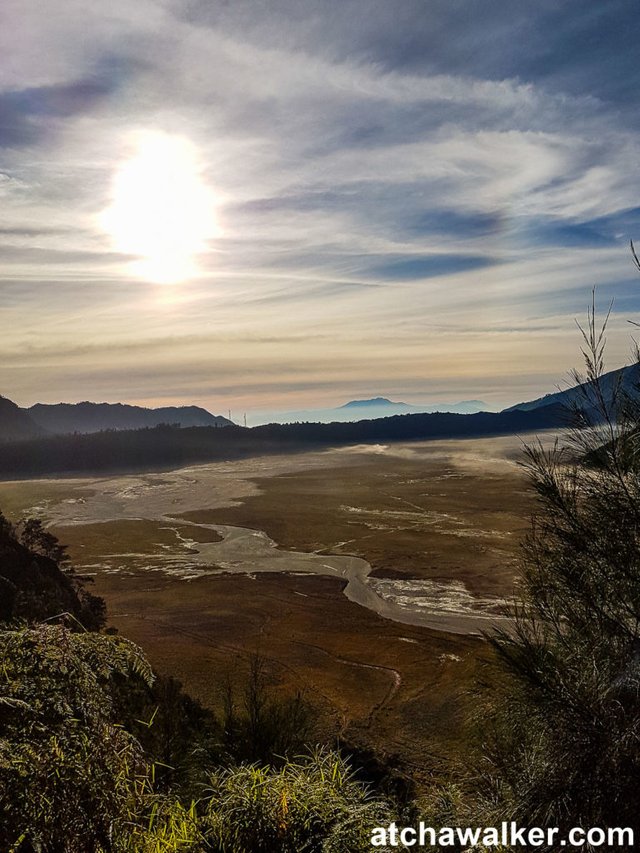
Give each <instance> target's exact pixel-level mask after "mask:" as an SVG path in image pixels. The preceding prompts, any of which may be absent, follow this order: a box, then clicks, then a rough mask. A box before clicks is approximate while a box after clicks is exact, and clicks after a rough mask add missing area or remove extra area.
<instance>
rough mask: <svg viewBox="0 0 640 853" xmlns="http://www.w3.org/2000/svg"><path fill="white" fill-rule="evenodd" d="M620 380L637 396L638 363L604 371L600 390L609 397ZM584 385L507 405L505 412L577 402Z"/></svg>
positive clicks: (579, 400)
mask: <svg viewBox="0 0 640 853" xmlns="http://www.w3.org/2000/svg"><path fill="white" fill-rule="evenodd" d="M618 382H621V387H622V388H623V389H624V391H626V393H627V394H629V395H631V396H634V397H637V396H639V395H640V364H630V365H628V366H627V367H620V368H618V369H617V370H611V371H610V372H609V373H605V374H604V375H603V377H602V379H601V386H602V390H603V392H604V394H605V396H606V397H608V398H610V397H611V396H612V394H613V391H614V389H615V387H616V385H617V384H618ZM584 387H586V388H587V391H588V383H587V385H586V386H580V385H574V386H573V387H571V388H567V389H566V390H565V391H557V392H555V393H553V394H545V396H544V397H538V398H537V399H535V400H530V401H528V402H526V403H516V405H515V406H509V408H508V409H504V411H505V412H516V411H519V412H531V411H533V410H534V409H540V408H542V407H543V406H554V405H560V406H570V405H571V404H572V403H574V402H575V401H578V402H579V403H581V402H582V400H583V399H584V392H583V391H581V390H580V389H581V388H584Z"/></svg>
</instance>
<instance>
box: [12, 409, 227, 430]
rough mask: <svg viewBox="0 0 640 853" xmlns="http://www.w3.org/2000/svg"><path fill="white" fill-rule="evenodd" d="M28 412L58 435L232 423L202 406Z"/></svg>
mask: <svg viewBox="0 0 640 853" xmlns="http://www.w3.org/2000/svg"><path fill="white" fill-rule="evenodd" d="M26 412H27V413H28V415H29V416H30V418H31V419H32V420H33V421H35V423H36V424H37V425H38V426H39V427H41V428H42V429H43V430H46V431H47V432H51V433H57V434H65V433H74V432H79V433H89V432H101V431H102V430H106V429H117V430H130V429H143V428H146V427H156V426H159V425H160V424H177V425H178V426H180V427H194V426H214V427H223V426H229V425H230V424H231V421H230V420H227V418H223V417H222V416H221V415H212V414H211V413H210V412H208V411H207V410H206V409H201V408H200V407H199V406H166V407H163V408H159V409H146V408H143V407H142V406H129V405H126V404H123V403H88V402H85V403H57V404H53V405H47V404H44V403H36V404H35V406H31V408H30V409H27V410H26Z"/></svg>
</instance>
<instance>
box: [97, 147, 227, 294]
mask: <svg viewBox="0 0 640 853" xmlns="http://www.w3.org/2000/svg"><path fill="white" fill-rule="evenodd" d="M134 139H135V150H134V153H133V156H131V157H130V158H129V159H128V160H126V161H125V162H124V163H122V165H121V166H119V168H118V169H117V171H116V173H115V175H114V179H113V186H112V201H111V206H110V207H109V208H108V209H107V210H106V211H104V213H103V214H102V216H101V224H102V226H103V228H104V229H105V230H106V231H107V232H108V233H109V234H110V235H111V238H112V240H113V245H114V248H115V249H116V250H117V251H119V252H123V253H125V254H129V255H135V256H137V257H138V258H139V260H138V261H135V262H134V264H133V272H134V274H135V275H136V276H138V277H139V278H143V279H145V280H147V281H152V282H156V283H159V284H177V283H179V282H182V281H185V280H186V279H188V278H191V277H193V276H194V275H196V273H197V256H198V254H199V253H201V252H202V251H203V250H204V249H205V248H206V243H207V240H209V239H210V238H212V237H215V236H216V235H217V234H218V231H219V230H218V226H217V223H216V216H215V205H214V198H213V193H212V192H211V190H210V189H209V188H208V187H207V186H206V184H205V183H204V181H203V180H202V177H201V166H200V163H199V161H198V156H197V151H196V148H195V146H194V145H193V144H192V143H191V142H189V140H187V139H185V138H183V137H180V136H173V135H169V134H166V133H160V132H151V131H146V132H143V133H138V134H136V136H135V137H134Z"/></svg>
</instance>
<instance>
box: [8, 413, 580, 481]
mask: <svg viewBox="0 0 640 853" xmlns="http://www.w3.org/2000/svg"><path fill="white" fill-rule="evenodd" d="M565 423H566V413H565V411H564V409H563V407H558V406H549V407H546V408H543V409H537V410H535V411H532V412H519V411H515V412H509V413H500V414H496V413H492V412H479V413H477V414H474V415H458V414H446V413H434V414H416V415H396V416H394V417H390V418H379V419H376V420H369V421H357V422H355V423H350V422H347V423H331V424H318V423H299V424H268V425H266V426H260V427H253V428H251V429H247V428H243V427H238V426H229V427H225V428H224V429H218V428H215V427H191V428H186V429H175V428H170V427H166V426H161V427H157V428H155V429H144V430H132V431H120V432H117V431H107V432H100V433H94V434H91V435H67V436H47V437H45V438H40V439H35V440H30V441H22V442H19V443H16V444H4V445H0V477H4V478H6V479H10V478H11V477H28V476H45V475H51V474H77V473H100V472H104V471H136V470H138V471H139V470H145V469H146V470H148V469H162V468H175V467H181V466H184V465H191V464H194V463H198V462H212V461H217V460H223V459H238V458H245V457H250V456H259V455H265V454H269V453H293V452H297V451H302V450H307V449H309V448H310V447H330V446H335V445H345V444H363V443H369V442H373V443H380V442H393V441H420V440H428V439H447V438H473V437H481V436H490V435H508V434H517V433H524V432H529V431H531V430H542V429H551V428H557V427H560V426H564V425H565Z"/></svg>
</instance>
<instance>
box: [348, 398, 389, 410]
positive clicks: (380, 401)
mask: <svg viewBox="0 0 640 853" xmlns="http://www.w3.org/2000/svg"><path fill="white" fill-rule="evenodd" d="M401 405H403V404H402V403H394V402H393V401H392V400H388V399H387V398H386V397H372V398H371V399H370V400H351V402H349V403H345V404H344V406H340V408H341V409H355V408H356V407H358V406H401Z"/></svg>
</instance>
